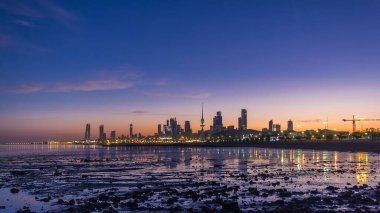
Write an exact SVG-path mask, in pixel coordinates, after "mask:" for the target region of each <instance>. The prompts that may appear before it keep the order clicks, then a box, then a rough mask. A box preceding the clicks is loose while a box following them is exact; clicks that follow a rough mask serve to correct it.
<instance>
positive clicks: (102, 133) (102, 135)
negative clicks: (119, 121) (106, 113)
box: [99, 124, 105, 141]
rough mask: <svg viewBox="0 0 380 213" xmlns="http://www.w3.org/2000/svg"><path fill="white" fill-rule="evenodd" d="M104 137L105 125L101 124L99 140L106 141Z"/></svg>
mask: <svg viewBox="0 0 380 213" xmlns="http://www.w3.org/2000/svg"><path fill="white" fill-rule="evenodd" d="M103 137H104V125H103V124H101V125H100V126H99V141H104V140H105V138H103Z"/></svg>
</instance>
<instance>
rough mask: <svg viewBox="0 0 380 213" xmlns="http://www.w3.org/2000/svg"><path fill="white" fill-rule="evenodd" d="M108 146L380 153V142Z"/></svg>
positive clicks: (204, 143) (203, 143)
mask: <svg viewBox="0 0 380 213" xmlns="http://www.w3.org/2000/svg"><path fill="white" fill-rule="evenodd" d="M106 146H179V147H257V148H273V149H308V150H325V151H341V152H342V151H349V152H375V153H380V141H368V140H358V141H290V142H287V141H286V142H285V141H276V142H217V143H216V142H192V143H141V144H128V143H127V144H111V145H106Z"/></svg>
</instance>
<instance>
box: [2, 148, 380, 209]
mask: <svg viewBox="0 0 380 213" xmlns="http://www.w3.org/2000/svg"><path fill="white" fill-rule="evenodd" d="M1 148H2V147H0V193H1V195H3V196H0V211H4V212H15V211H19V212H28V211H34V212H53V211H55V212H94V211H96V212H117V211H133V212H152V211H159V212H278V211H282V212H301V211H302V212H318V211H348V212H350V211H351V212H353V211H356V212H365V211H375V212H376V211H380V169H379V165H380V155H379V154H376V153H365V152H355V153H350V152H330V151H312V150H290V149H267V148H265V149H263V148H255V147H207V148H206V147H179V146H177V147H173V146H170V147H169V146H167V147H164V146H124V147H101V146H60V145H57V146H31V149H29V150H25V152H21V150H20V149H23V147H21V148H20V149H16V148H14V147H7V148H6V149H3V150H1ZM13 148H14V149H15V151H14V152H13V151H12V149H13Z"/></svg>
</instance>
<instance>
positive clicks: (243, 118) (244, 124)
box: [241, 109, 248, 130]
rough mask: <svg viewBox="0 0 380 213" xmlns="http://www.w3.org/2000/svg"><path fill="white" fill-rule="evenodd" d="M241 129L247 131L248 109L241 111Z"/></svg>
mask: <svg viewBox="0 0 380 213" xmlns="http://www.w3.org/2000/svg"><path fill="white" fill-rule="evenodd" d="M241 124H242V125H241V129H242V130H247V127H248V125H247V110H246V109H242V110H241Z"/></svg>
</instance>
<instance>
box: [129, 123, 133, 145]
mask: <svg viewBox="0 0 380 213" xmlns="http://www.w3.org/2000/svg"><path fill="white" fill-rule="evenodd" d="M132 139H133V125H132V124H129V142H130V143H132Z"/></svg>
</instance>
